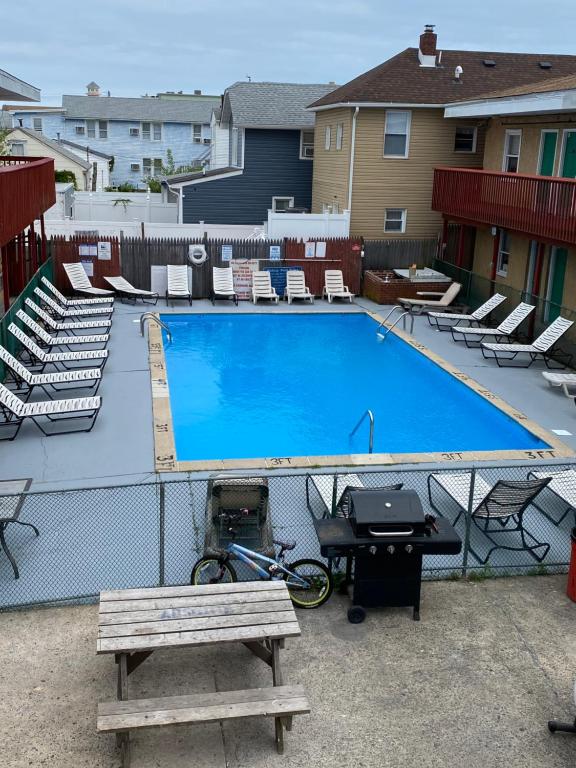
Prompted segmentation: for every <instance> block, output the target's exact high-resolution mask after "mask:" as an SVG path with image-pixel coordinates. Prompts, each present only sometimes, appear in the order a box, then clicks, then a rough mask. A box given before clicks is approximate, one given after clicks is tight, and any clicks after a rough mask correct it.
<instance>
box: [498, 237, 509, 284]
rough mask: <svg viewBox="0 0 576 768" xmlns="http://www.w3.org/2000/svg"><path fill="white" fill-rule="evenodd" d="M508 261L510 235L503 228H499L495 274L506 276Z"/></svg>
mask: <svg viewBox="0 0 576 768" xmlns="http://www.w3.org/2000/svg"><path fill="white" fill-rule="evenodd" d="M509 261H510V237H509V235H508V232H507V231H506V230H505V229H501V230H500V245H499V246H498V261H497V263H496V274H497V275H500V276H501V277H508V262H509Z"/></svg>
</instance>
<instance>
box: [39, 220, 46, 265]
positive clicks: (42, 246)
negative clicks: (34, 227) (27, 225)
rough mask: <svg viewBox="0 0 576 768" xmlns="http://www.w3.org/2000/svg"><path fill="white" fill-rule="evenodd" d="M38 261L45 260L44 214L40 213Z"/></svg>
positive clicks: (43, 261) (42, 261) (42, 262)
mask: <svg viewBox="0 0 576 768" xmlns="http://www.w3.org/2000/svg"><path fill="white" fill-rule="evenodd" d="M40 238H41V242H40V253H41V258H40V263H41V264H44V263H45V262H46V229H45V227H44V214H43V213H41V214H40Z"/></svg>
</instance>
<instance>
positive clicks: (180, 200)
mask: <svg viewBox="0 0 576 768" xmlns="http://www.w3.org/2000/svg"><path fill="white" fill-rule="evenodd" d="M165 184H166V188H167V189H168V191H169V192H172V193H173V194H175V195H178V221H177V224H183V223H184V187H178V189H174V187H171V186H170V184H168V182H167V181H166V182H165Z"/></svg>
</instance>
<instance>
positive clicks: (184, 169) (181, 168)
mask: <svg viewBox="0 0 576 768" xmlns="http://www.w3.org/2000/svg"><path fill="white" fill-rule="evenodd" d="M201 170H202V166H200V165H176V163H175V162H174V153H173V152H172V150H171V149H167V150H166V162H165V163H164V162H163V163H162V167H161V169H160V173H159V175H160V176H176V175H177V174H179V173H196V172H197V171H201ZM144 182H145V184H147V185H148V189H149V190H150V192H161V191H162V183H161V182H160V181H159V180H158V179H157V178H149V179H144Z"/></svg>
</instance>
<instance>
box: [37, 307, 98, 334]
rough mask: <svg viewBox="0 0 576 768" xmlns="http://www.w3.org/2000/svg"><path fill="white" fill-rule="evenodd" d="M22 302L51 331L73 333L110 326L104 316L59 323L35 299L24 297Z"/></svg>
mask: <svg viewBox="0 0 576 768" xmlns="http://www.w3.org/2000/svg"><path fill="white" fill-rule="evenodd" d="M24 304H25V305H26V306H27V307H28V308H29V309H30V310H31V311H32V312H34V314H35V315H37V316H38V317H39V318H40V319H41V320H42V322H43V323H45V324H46V325H47V326H49V327H50V328H51V329H52V330H53V331H72V333H74V332H75V331H82V330H90V329H91V328H110V326H111V325H112V320H104V318H100V319H99V320H85V321H83V322H82V321H78V322H74V321H68V322H66V323H59V322H57V321H56V320H54V318H53V317H52V315H49V314H48V312H45V311H44V310H43V309H42V307H39V306H38V304H36V302H35V301H32V299H25V300H24Z"/></svg>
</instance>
